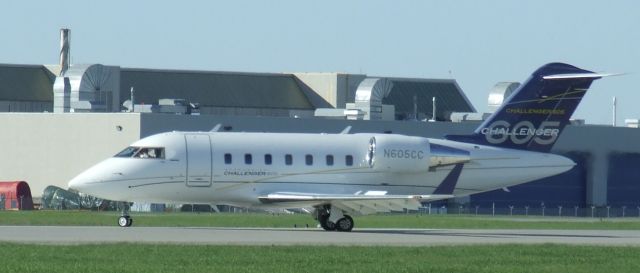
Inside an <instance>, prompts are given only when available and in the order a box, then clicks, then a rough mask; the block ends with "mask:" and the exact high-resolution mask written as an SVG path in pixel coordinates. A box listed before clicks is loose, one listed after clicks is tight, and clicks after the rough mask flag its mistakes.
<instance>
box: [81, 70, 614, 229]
mask: <svg viewBox="0 0 640 273" xmlns="http://www.w3.org/2000/svg"><path fill="white" fill-rule="evenodd" d="M603 76H607V75H605V74H598V73H594V72H591V71H586V70H582V69H579V68H576V67H574V66H571V65H567V64H562V63H551V64H547V65H545V66H543V67H541V68H539V69H538V70H536V71H535V72H534V73H533V74H532V76H531V77H530V78H529V79H528V80H527V81H526V82H525V84H523V85H522V86H521V87H520V88H519V89H518V90H516V91H515V92H514V94H513V95H511V96H510V97H509V98H508V99H507V100H506V102H505V103H504V104H503V105H502V107H501V108H500V109H499V110H498V111H496V112H495V113H494V114H493V115H492V116H491V117H489V118H488V119H487V120H486V121H484V122H483V123H482V124H481V125H480V126H479V127H478V128H477V129H476V130H475V131H474V132H473V133H471V134H469V135H455V136H454V135H450V136H446V137H445V139H430V138H424V137H415V136H405V135H397V134H374V133H357V134H350V133H349V132H348V131H349V129H345V130H344V131H343V132H342V133H339V134H301V133H234V132H217V128H214V130H212V131H211V132H168V133H162V134H157V135H153V136H149V137H146V138H143V139H141V140H139V141H136V142H134V143H133V144H131V146H130V147H127V148H126V149H124V150H123V151H122V152H120V153H118V154H117V155H115V156H114V157H112V158H108V159H106V160H104V161H102V162H100V163H98V164H97V165H95V166H93V167H91V168H90V169H88V170H86V171H84V172H83V173H81V174H79V175H78V176H77V177H75V178H74V179H73V180H71V181H70V182H69V188H71V189H74V190H77V191H79V192H83V193H86V194H90V195H94V196H97V197H101V198H105V199H110V200H117V201H123V202H133V201H136V202H156V203H187V204H227V205H233V206H240V207H256V208H299V207H313V208H314V212H313V213H312V215H313V217H314V218H315V219H316V220H318V222H319V223H320V225H321V226H322V228H324V229H325V230H337V231H350V230H351V229H352V228H353V227H354V220H353V218H352V217H351V216H357V215H365V214H371V213H377V212H389V211H403V210H405V209H411V210H415V209H417V208H419V207H420V206H421V203H422V202H427V201H434V200H440V199H447V198H452V197H456V196H464V195H469V194H474V193H479V192H485V191H490V190H494V189H500V188H504V187H509V186H513V185H518V184H522V183H526V182H529V181H533V180H536V179H540V178H544V177H548V176H552V175H556V174H560V173H563V172H566V171H568V170H570V169H571V168H572V167H573V166H574V165H575V163H574V162H573V161H571V160H570V159H568V158H565V157H562V156H559V155H555V154H550V153H548V152H549V151H550V150H551V147H552V146H553V144H554V143H555V141H556V140H557V139H558V136H559V135H560V134H561V132H562V130H563V129H564V127H565V126H566V125H567V124H568V123H569V118H570V117H571V115H572V113H573V112H574V110H575V109H576V107H577V106H578V104H579V102H580V100H581V99H582V97H583V96H584V94H585V92H586V91H587V89H588V88H589V86H590V85H591V83H592V82H593V81H594V80H595V79H599V78H601V77H603ZM217 127H219V126H217ZM118 224H119V225H120V226H131V224H132V218H131V217H130V216H129V215H128V213H127V210H124V211H123V215H122V216H121V217H120V218H119V219H118Z"/></svg>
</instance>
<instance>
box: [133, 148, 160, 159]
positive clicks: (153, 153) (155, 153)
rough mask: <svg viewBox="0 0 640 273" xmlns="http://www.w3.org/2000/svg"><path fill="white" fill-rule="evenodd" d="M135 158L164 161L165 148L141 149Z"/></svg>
mask: <svg viewBox="0 0 640 273" xmlns="http://www.w3.org/2000/svg"><path fill="white" fill-rule="evenodd" d="M133 157H134V158H152V159H164V148H140V150H138V151H137V152H136V154H135V155H133Z"/></svg>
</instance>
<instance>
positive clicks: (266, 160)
mask: <svg viewBox="0 0 640 273" xmlns="http://www.w3.org/2000/svg"><path fill="white" fill-rule="evenodd" d="M272 161H273V160H272V157H271V154H266V155H264V164H265V165H271V162H272Z"/></svg>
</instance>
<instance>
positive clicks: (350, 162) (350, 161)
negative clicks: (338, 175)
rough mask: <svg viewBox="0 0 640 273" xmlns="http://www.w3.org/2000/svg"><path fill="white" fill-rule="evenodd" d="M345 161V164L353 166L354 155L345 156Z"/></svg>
mask: <svg viewBox="0 0 640 273" xmlns="http://www.w3.org/2000/svg"><path fill="white" fill-rule="evenodd" d="M344 162H345V164H347V166H353V156H352V155H347V156H345V157H344Z"/></svg>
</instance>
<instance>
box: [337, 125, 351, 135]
mask: <svg viewBox="0 0 640 273" xmlns="http://www.w3.org/2000/svg"><path fill="white" fill-rule="evenodd" d="M349 131H351V125H349V126H347V127H345V128H344V129H343V130H342V132H340V134H341V135H346V134H348V133H349Z"/></svg>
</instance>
